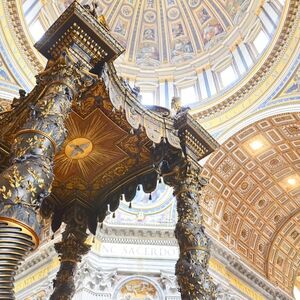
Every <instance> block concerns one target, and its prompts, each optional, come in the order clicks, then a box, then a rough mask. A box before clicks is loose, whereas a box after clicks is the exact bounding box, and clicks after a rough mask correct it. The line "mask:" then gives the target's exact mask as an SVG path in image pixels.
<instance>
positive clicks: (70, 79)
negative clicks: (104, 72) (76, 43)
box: [0, 53, 93, 300]
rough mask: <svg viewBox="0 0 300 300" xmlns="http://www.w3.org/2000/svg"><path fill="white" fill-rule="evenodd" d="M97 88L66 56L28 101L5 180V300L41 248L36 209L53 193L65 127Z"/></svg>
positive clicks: (51, 66)
mask: <svg viewBox="0 0 300 300" xmlns="http://www.w3.org/2000/svg"><path fill="white" fill-rule="evenodd" d="M92 83H93V78H92V77H91V76H89V75H88V74H87V73H86V72H81V71H80V66H79V65H78V64H76V63H74V62H73V60H71V59H70V56H69V55H67V54H66V53H64V54H63V55H62V56H60V57H59V58H58V59H57V60H55V61H49V62H48V65H47V67H46V69H45V71H44V72H42V73H41V74H40V75H39V76H38V77H37V87H36V89H35V90H34V91H33V92H32V93H31V94H29V95H28V97H30V99H26V98H25V99H23V101H26V100H28V104H30V105H31V114H30V116H29V117H28V120H27V121H26V122H25V124H24V125H23V128H22V129H21V130H20V131H18V132H17V133H16V135H15V140H14V143H13V147H12V164H11V166H10V167H9V168H8V169H6V170H5V171H4V172H3V173H2V174H0V299H6V300H10V299H15V297H14V291H13V288H14V285H13V282H14V275H15V272H16V270H17V268H18V265H19V264H20V262H21V261H22V260H23V259H24V257H25V256H26V254H27V253H28V252H29V251H31V250H32V249H34V248H36V247H37V246H38V243H39V234H40V231H41V225H40V221H39V219H38V216H37V214H36V209H38V208H39V206H40V203H41V201H42V200H43V199H44V198H45V197H46V196H47V195H49V193H50V191H51V185H52V181H53V159H54V155H55V152H56V150H57V149H59V148H60V146H61V145H62V144H63V142H64V140H65V136H66V132H65V127H64V121H65V119H66V117H67V116H68V113H69V112H70V109H71V101H72V99H73V98H74V97H76V96H77V94H78V93H79V92H82V89H83V88H84V87H86V86H88V85H90V84H92Z"/></svg>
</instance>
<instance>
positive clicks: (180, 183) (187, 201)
mask: <svg viewBox="0 0 300 300" xmlns="http://www.w3.org/2000/svg"><path fill="white" fill-rule="evenodd" d="M200 171H201V167H200V166H199V165H198V164H196V163H192V162H187V163H186V164H184V165H183V166H175V167H174V168H173V170H172V171H171V172H169V173H167V174H162V175H164V181H165V182H166V183H167V184H168V185H170V186H172V187H173V188H174V194H175V195H176V199H177V212H178V222H177V225H176V229H175V236H176V238H177V240H178V244H179V249H180V257H179V260H178V262H177V264H176V276H177V280H178V284H179V286H180V292H181V296H182V299H183V300H197V299H205V300H214V299H216V286H215V284H214V283H213V281H212V278H211V277H210V275H209V273H208V261H209V257H210V240H209V238H208V236H207V235H206V234H205V232H204V226H203V215H202V212H201V208H200V206H199V195H200V193H201V189H202V187H203V186H204V185H205V184H207V181H206V179H204V178H202V177H201V176H200V175H199V174H200Z"/></svg>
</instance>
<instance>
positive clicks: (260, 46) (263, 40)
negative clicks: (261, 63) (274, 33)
mask: <svg viewBox="0 0 300 300" xmlns="http://www.w3.org/2000/svg"><path fill="white" fill-rule="evenodd" d="M268 43H269V37H268V36H267V35H266V34H265V33H264V32H263V31H260V32H259V34H258V35H257V37H256V38H255V39H254V41H253V44H254V46H255V48H256V50H257V52H258V53H259V54H261V53H262V52H263V51H264V49H265V48H266V47H267V45H268Z"/></svg>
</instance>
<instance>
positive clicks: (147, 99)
mask: <svg viewBox="0 0 300 300" xmlns="http://www.w3.org/2000/svg"><path fill="white" fill-rule="evenodd" d="M141 96H142V103H143V104H145V105H153V104H154V93H153V92H142V93H141Z"/></svg>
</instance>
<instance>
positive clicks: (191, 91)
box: [180, 86, 197, 105]
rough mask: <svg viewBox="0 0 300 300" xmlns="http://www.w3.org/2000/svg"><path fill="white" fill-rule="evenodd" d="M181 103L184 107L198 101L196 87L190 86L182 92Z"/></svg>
mask: <svg viewBox="0 0 300 300" xmlns="http://www.w3.org/2000/svg"><path fill="white" fill-rule="evenodd" d="M180 94H181V101H182V104H183V105H187V104H190V103H193V102H196V101H197V95H196V93H195V87H194V86H190V87H188V88H183V89H181V90H180Z"/></svg>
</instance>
